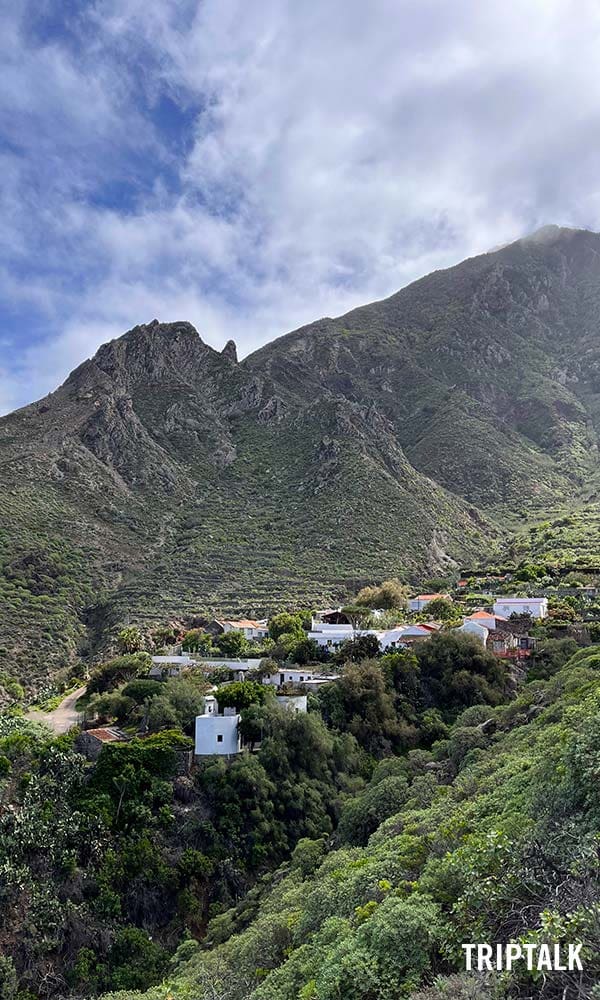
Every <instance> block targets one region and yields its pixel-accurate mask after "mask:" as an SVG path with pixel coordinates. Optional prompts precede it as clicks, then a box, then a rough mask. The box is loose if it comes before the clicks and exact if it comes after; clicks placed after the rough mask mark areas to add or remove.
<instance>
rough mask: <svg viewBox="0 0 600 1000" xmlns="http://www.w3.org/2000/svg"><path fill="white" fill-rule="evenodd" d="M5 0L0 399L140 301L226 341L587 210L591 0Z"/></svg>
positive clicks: (595, 92) (14, 394)
mask: <svg viewBox="0 0 600 1000" xmlns="http://www.w3.org/2000/svg"><path fill="white" fill-rule="evenodd" d="M17 6H19V8H20V9H19V14H18V15H17V14H15V13H11V12H10V8H9V7H8V5H5V12H4V13H3V29H4V30H3V32H2V33H1V34H0V50H1V55H2V59H1V61H0V95H1V97H0V131H1V135H2V143H1V145H0V158H1V163H0V166H1V168H2V181H3V182H2V184H1V185H0V295H1V302H2V326H1V327H0V412H6V411H7V410H9V409H11V408H13V407H15V406H17V405H21V404H23V403H25V402H28V401H30V400H31V399H33V398H35V397H37V396H40V395H42V394H43V393H45V392H47V391H49V390H50V389H52V388H54V387H55V386H56V385H57V384H58V383H59V382H60V381H61V380H62V379H63V378H64V377H65V375H66V374H67V373H68V371H69V370H70V369H71V368H73V367H74V366H75V365H76V364H78V363H79V362H80V361H81V360H82V359H83V358H84V357H86V356H89V354H90V353H92V352H93V351H94V350H95V349H96V347H97V346H98V345H99V344H100V343H101V342H102V341H104V340H106V339H110V338H111V337H114V336H118V335H119V334H120V333H122V332H123V331H124V330H125V329H127V328H129V327H130V326H133V325H135V323H138V322H145V321H148V320H150V319H152V318H153V317H154V316H157V317H158V318H160V319H162V320H173V319H188V320H190V321H191V322H193V323H194V324H195V325H196V326H197V327H198V329H199V331H200V333H201V335H202V336H203V337H204V339H205V340H207V341H208V342H209V343H211V344H213V345H214V346H216V347H220V346H221V345H222V344H223V343H224V342H225V340H227V339H228V338H229V337H233V338H234V339H235V340H236V341H237V342H238V346H239V348H240V352H241V353H242V354H245V353H248V352H249V351H251V350H252V349H254V348H255V347H258V346H259V345H261V344H262V343H264V342H265V341H267V340H269V339H271V338H272V337H274V336H277V335H278V334H281V333H284V332H286V331H287V330H289V329H292V328H294V327H296V326H298V325H301V324H302V323H305V322H309V321H311V320H313V319H315V318H318V317H319V316H321V315H335V314H338V313H340V312H343V311H344V310H346V309H349V308H352V307H353V306H355V305H358V304H360V303H362V302H365V301H369V300H370V299H373V298H377V297H381V296H384V295H388V294H391V293H392V292H394V291H396V290H397V289H398V288H399V287H400V286H402V285H403V284H405V283H406V282H407V281H410V280H412V279H413V278H415V277H418V276H420V275H422V274H424V273H426V272H427V271H430V270H432V269H434V268H436V267H443V266H447V265H449V264H452V263H455V262H456V261H458V260H460V259H462V258H463V257H465V256H468V255H470V254H473V253H477V252H480V251H482V250H485V249H488V248H489V247H491V246H494V245H497V244H500V243H503V242H506V241H507V240H510V239H512V238H516V237H518V236H520V235H522V234H523V233H525V232H527V231H529V230H531V229H534V228H536V227H537V226H539V225H542V224H545V223H548V222H557V223H560V224H565V225H575V226H585V227H588V228H600V187H599V182H598V178H599V177H600V171H599V167H600V146H599V144H598V135H599V129H600V76H599V74H598V72H597V56H598V42H599V35H600V12H599V9H598V6H597V4H596V3H595V2H593V0H589V2H587V0H578V2H577V3H576V4H575V2H574V0H526V2H524V3H522V4H501V3H500V2H498V0H485V2H483V3H475V2H474V0H454V2H453V3H452V4H447V3H446V2H444V0H372V2H371V3H370V4H369V5H365V4H364V3H361V2H358V0H328V2H327V3H324V4H321V3H310V2H309V3H298V2H297V0H296V2H294V0H263V2H262V3H260V4H251V3H248V2H247V0H202V2H198V0H193V2H192V0H188V2H183V3H182V2H181V0H96V2H88V3H81V2H79V0H78V2H76V3H75V2H73V3H69V2H65V3H64V4H62V5H60V12H61V13H60V18H57V15H56V9H57V7H56V5H55V4H52V3H51V2H50V0H46V3H45V4H44V3H42V2H40V0H32V2H31V4H30V5H29V6H25V7H23V6H22V5H17Z"/></svg>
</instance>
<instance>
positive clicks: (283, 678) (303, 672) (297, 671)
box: [263, 666, 320, 687]
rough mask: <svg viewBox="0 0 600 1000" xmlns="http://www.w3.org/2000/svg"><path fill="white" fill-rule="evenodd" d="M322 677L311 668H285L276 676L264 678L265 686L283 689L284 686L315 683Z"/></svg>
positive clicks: (270, 675) (271, 675)
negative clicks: (308, 682) (314, 681)
mask: <svg viewBox="0 0 600 1000" xmlns="http://www.w3.org/2000/svg"><path fill="white" fill-rule="evenodd" d="M319 676H320V675H319V674H318V673H316V672H315V671H314V670H313V669H312V668H311V667H298V668H296V667H286V666H283V667H282V668H281V670H278V671H277V673H276V674H269V675H268V676H267V677H263V684H270V685H271V686H272V687H281V686H282V684H305V683H306V682H307V681H313V680H315V678H318V677H319Z"/></svg>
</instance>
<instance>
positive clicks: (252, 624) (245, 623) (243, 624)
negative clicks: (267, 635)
mask: <svg viewBox="0 0 600 1000" xmlns="http://www.w3.org/2000/svg"><path fill="white" fill-rule="evenodd" d="M225 624H226V625H233V626H234V628H266V625H264V624H263V623H262V622H256V621H254V620H253V619H252V618H240V619H239V621H232V620H231V619H228V620H227V621H226V622H225Z"/></svg>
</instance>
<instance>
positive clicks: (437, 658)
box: [413, 631, 508, 713]
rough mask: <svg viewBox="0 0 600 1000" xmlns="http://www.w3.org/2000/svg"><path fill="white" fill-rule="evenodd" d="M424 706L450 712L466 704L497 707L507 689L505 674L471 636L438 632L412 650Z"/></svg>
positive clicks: (455, 632)
mask: <svg viewBox="0 0 600 1000" xmlns="http://www.w3.org/2000/svg"><path fill="white" fill-rule="evenodd" d="M413 649H414V652H415V655H416V657H417V660H418V663H419V669H420V675H421V689H422V692H423V699H424V702H425V705H426V707H429V708H439V709H440V710H441V711H442V712H446V713H447V712H448V711H450V712H451V713H454V712H456V711H460V710H461V709H463V708H466V707H468V706H469V705H474V704H478V703H482V702H487V703H488V704H491V705H497V704H499V703H500V701H501V700H502V698H503V696H504V694H505V693H506V690H507V679H508V675H507V671H506V667H505V666H504V665H503V664H501V663H500V661H499V660H498V659H497V658H496V657H495V656H494V655H493V653H490V652H488V650H487V649H485V648H484V647H483V646H482V645H481V643H480V641H479V640H478V639H476V638H475V637H474V636H471V635H467V634H466V633H464V632H457V631H451V632H440V633H437V634H435V635H432V637H431V638H430V639H428V640H426V641H425V642H419V643H417V644H416V645H415V646H414V647H413Z"/></svg>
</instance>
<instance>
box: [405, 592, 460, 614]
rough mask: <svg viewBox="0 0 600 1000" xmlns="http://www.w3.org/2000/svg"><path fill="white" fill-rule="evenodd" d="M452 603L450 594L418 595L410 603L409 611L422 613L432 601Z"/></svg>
mask: <svg viewBox="0 0 600 1000" xmlns="http://www.w3.org/2000/svg"><path fill="white" fill-rule="evenodd" d="M439 600H444V601H451V600H452V598H451V597H450V594H418V595H417V597H411V599H410V600H409V602H408V610H409V611H422V610H423V608H426V607H427V605H428V604H431V602H432V601H439Z"/></svg>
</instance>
